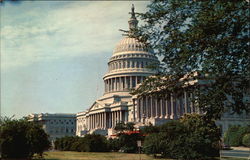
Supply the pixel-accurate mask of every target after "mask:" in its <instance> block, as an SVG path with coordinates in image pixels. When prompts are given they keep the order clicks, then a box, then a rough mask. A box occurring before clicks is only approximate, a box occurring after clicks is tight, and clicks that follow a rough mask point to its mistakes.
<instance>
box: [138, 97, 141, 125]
mask: <svg viewBox="0 0 250 160" xmlns="http://www.w3.org/2000/svg"><path fill="white" fill-rule="evenodd" d="M140 106H141V102H140V98H137V118H138V122H140V121H141V107H140Z"/></svg>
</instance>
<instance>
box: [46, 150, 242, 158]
mask: <svg viewBox="0 0 250 160" xmlns="http://www.w3.org/2000/svg"><path fill="white" fill-rule="evenodd" d="M45 160H140V155H139V154H129V153H117V152H105V153H101V152H69V151H57V152H46V153H45ZM141 160H167V159H159V158H158V159H155V158H153V157H150V156H147V155H145V154H141ZM168 160H170V159H168ZM218 160H219V158H218ZM221 160H243V159H241V158H222V159H221Z"/></svg>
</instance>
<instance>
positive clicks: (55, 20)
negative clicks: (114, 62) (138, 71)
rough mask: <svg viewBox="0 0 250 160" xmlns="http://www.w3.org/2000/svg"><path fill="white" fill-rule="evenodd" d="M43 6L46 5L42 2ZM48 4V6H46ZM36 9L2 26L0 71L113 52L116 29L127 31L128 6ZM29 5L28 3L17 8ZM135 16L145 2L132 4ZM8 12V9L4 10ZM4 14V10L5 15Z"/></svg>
mask: <svg viewBox="0 0 250 160" xmlns="http://www.w3.org/2000/svg"><path fill="white" fill-rule="evenodd" d="M43 3H45V2H43ZM47 3H50V2H47ZM34 4H35V5H41V6H40V7H41V10H42V9H43V7H47V8H44V10H45V9H46V13H45V12H42V13H41V12H39V11H36V8H34V9H31V10H29V11H27V12H23V13H22V14H20V15H17V17H15V18H14V20H15V21H17V19H18V16H20V19H21V17H22V18H23V17H25V16H26V18H27V19H28V20H26V21H23V22H19V23H16V22H15V21H13V22H12V24H11V25H10V24H9V25H5V24H4V23H3V28H2V29H1V34H2V37H1V41H2V42H1V54H2V55H1V57H2V59H1V61H2V62H1V63H2V67H3V69H7V68H9V67H18V66H20V65H28V64H31V63H34V62H36V61H44V60H45V61H47V60H50V59H54V58H67V57H69V56H70V57H72V56H86V55H91V54H98V53H103V52H112V50H113V48H114V45H115V44H116V43H117V40H118V39H119V34H120V33H119V32H118V29H120V28H122V29H127V20H128V18H129V15H128V14H127V13H128V12H129V11H130V6H131V3H130V2H110V1H102V2H100V1H99V2H88V3H87V2H74V3H69V4H68V5H64V6H62V7H61V8H55V7H54V8H53V7H51V8H48V5H46V6H45V5H44V6H43V5H42V3H41V4H40V3H39V2H34V3H33V5H34ZM22 5H30V3H23V4H20V6H19V7H22ZM135 6H136V9H137V11H138V12H142V11H143V10H144V9H145V6H146V2H135ZM5 9H6V10H7V8H5ZM6 10H3V12H5V11H6Z"/></svg>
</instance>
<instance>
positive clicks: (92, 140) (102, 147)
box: [55, 134, 108, 152]
mask: <svg viewBox="0 0 250 160" xmlns="http://www.w3.org/2000/svg"><path fill="white" fill-rule="evenodd" d="M55 148H56V149H58V150H61V151H78V152H105V151H108V142H107V140H106V138H105V137H104V136H102V135H98V134H87V135H85V136H84V137H67V136H66V137H62V138H58V139H56V141H55Z"/></svg>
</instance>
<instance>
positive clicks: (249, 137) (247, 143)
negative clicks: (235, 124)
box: [242, 133, 250, 147]
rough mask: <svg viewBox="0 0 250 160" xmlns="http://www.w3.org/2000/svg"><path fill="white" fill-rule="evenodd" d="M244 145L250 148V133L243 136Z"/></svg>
mask: <svg viewBox="0 0 250 160" xmlns="http://www.w3.org/2000/svg"><path fill="white" fill-rule="evenodd" d="M242 144H243V145H244V146H246V147H250V133H247V134H245V135H244V136H243V138H242Z"/></svg>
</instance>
